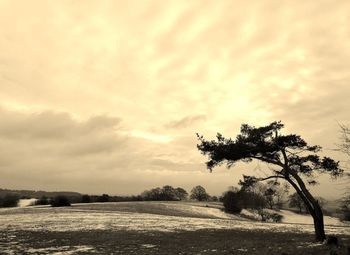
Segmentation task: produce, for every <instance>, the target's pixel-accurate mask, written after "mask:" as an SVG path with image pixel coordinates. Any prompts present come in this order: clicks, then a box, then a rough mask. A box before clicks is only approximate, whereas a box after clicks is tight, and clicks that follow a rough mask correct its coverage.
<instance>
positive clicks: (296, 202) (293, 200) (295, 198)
mask: <svg viewBox="0 0 350 255" xmlns="http://www.w3.org/2000/svg"><path fill="white" fill-rule="evenodd" d="M289 206H290V207H294V208H298V210H299V213H302V212H303V211H305V212H306V211H307V209H306V208H305V204H304V201H303V200H302V199H301V198H300V196H299V195H298V193H296V192H295V193H293V194H292V195H290V196H289Z"/></svg>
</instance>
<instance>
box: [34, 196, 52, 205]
mask: <svg viewBox="0 0 350 255" xmlns="http://www.w3.org/2000/svg"><path fill="white" fill-rule="evenodd" d="M48 204H50V200H49V199H48V198H47V197H46V196H42V197H41V198H40V199H38V200H36V201H35V202H34V205H48Z"/></svg>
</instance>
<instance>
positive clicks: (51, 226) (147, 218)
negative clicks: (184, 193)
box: [0, 202, 350, 255]
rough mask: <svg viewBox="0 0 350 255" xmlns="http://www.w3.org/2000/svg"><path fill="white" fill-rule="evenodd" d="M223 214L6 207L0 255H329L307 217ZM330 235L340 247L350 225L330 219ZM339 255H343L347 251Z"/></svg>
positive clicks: (168, 206)
mask: <svg viewBox="0 0 350 255" xmlns="http://www.w3.org/2000/svg"><path fill="white" fill-rule="evenodd" d="M220 208H221V205H220V204H218V203H208V204H206V203H189V202H187V203H186V202H123V203H94V204H76V205H73V206H71V207H65V208H51V207H38V206H36V207H25V208H13V209H1V210H0V254H90V253H92V254H318V255H321V254H329V252H330V249H331V248H330V247H327V246H326V245H323V244H318V243H314V242H313V240H314V236H313V226H312V224H308V222H307V220H310V218H308V217H307V216H302V217H304V218H302V220H301V219H300V217H299V218H298V217H295V215H291V213H290V212H284V213H285V215H287V216H286V221H287V223H262V222H256V221H252V220H249V219H247V218H245V217H243V216H236V215H229V214H226V213H224V212H223V211H221V210H220ZM305 217H307V218H308V219H306V218H305ZM293 220H296V222H299V223H292V222H291V221H293ZM298 220H299V221H298ZM288 222H289V223H288ZM326 231H327V234H332V235H337V236H338V237H340V238H341V244H342V245H343V246H345V245H349V244H350V226H349V225H347V224H344V223H341V222H338V221H336V220H334V219H331V218H326ZM337 252H338V254H346V251H345V248H340V249H338V251H337Z"/></svg>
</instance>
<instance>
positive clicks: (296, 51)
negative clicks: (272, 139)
mask: <svg viewBox="0 0 350 255" xmlns="http://www.w3.org/2000/svg"><path fill="white" fill-rule="evenodd" d="M349 9H350V3H349V1H347V0H340V1H336V3H335V2H334V1H330V0H320V1H317V3H316V2H310V1H308V2H306V1H304V2H302V3H298V4H295V3H293V2H283V3H281V2H280V1H276V0H267V1H263V2H256V1H241V2H232V1H230V0H227V1H220V4H217V3H214V2H210V1H192V2H191V3H188V1H157V0H155V1H153V0H149V1H143V2H142V3H138V4H137V5H135V4H133V3H132V2H130V3H129V2H128V3H127V2H123V1H116V2H115V1H105V2H99V1H87V2H86V3H84V4H82V3H81V2H79V1H78V2H74V3H73V2H64V1H63V2H62V1H59V2H58V1H57V2H47V1H36V2H34V3H33V2H30V3H29V2H21V3H20V4H18V3H17V2H16V1H0V31H1V35H0V45H1V46H0V84H1V85H0V86H1V90H0V101H1V102H2V105H3V106H4V108H0V115H1V116H2V118H3V121H2V122H1V124H0V136H1V146H2V147H1V150H2V153H3V154H2V155H0V163H1V164H2V165H6V166H7V167H6V168H2V169H1V171H2V172H1V173H2V174H3V173H4V172H5V171H6V173H7V174H8V175H7V177H8V179H7V181H5V180H4V179H2V184H3V185H6V184H9V183H13V185H14V186H16V185H17V186H18V187H19V186H20V184H24V183H27V185H29V184H30V183H32V186H36V184H37V182H36V178H38V176H39V174H38V173H39V172H40V173H41V172H42V173H45V175H44V176H45V178H44V177H42V178H43V181H44V180H46V181H48V178H49V177H46V176H49V174H48V173H51V175H53V174H52V173H54V176H56V177H57V178H58V179H59V178H63V179H64V178H68V176H69V174H70V176H75V178H76V181H77V183H79V184H77V186H79V187H87V186H91V182H93V181H91V180H90V179H89V178H93V176H96V175H98V178H101V182H104V181H102V180H107V181H108V180H112V179H116V178H117V177H118V178H119V179H118V178H117V179H118V180H119V181H118V182H117V183H118V185H119V186H118V185H115V186H113V185H112V181H110V183H111V186H110V190H113V187H114V188H115V189H114V191H115V192H119V191H122V190H123V189H122V187H124V188H126V189H128V190H130V192H131V191H132V190H133V189H134V191H136V190H139V189H141V188H140V187H141V186H142V187H144V186H147V185H150V183H151V182H152V183H153V180H155V179H156V178H155V177H154V176H156V175H159V179H158V181H159V182H166V181H167V179H165V178H169V179H171V181H174V182H175V181H177V182H179V183H181V182H182V181H184V182H187V179H186V178H189V179H193V178H192V177H191V175H190V174H188V175H185V174H184V172H185V171H180V173H178V172H177V171H176V166H178V167H179V169H182V168H184V165H183V164H185V165H186V164H189V165H188V166H189V167H188V168H191V167H190V165H191V164H194V165H193V166H195V165H196V164H197V163H201V162H203V161H204V159H203V157H201V155H200V154H199V153H198V151H196V146H195V145H196V142H197V141H196V138H195V133H196V132H199V133H201V134H203V135H205V136H207V137H213V136H214V135H215V133H216V132H220V133H223V134H225V135H227V136H235V135H236V133H237V131H238V130H239V126H240V124H241V123H249V124H254V125H256V126H257V125H263V124H266V123H268V122H270V121H274V120H282V121H283V122H284V123H286V132H293V133H298V134H302V135H303V137H305V139H306V140H308V141H309V140H310V142H311V143H315V144H320V145H322V146H325V147H327V148H331V147H332V146H333V144H334V143H336V141H337V138H338V134H337V132H338V131H337V128H338V127H337V121H339V122H341V123H344V122H345V123H347V122H349V121H350V120H349V115H348V110H347V109H349V108H350V104H349V100H347V97H348V95H349V94H350V88H349V86H348V81H349V78H350V77H349V76H350V73H349V68H348V66H349V64H350V63H349V59H350V48H349V47H348V42H349V39H350V34H349V32H348V29H347V28H348V23H349V19H350V14H349V12H348V10H349ZM94 116H95V117H94ZM114 116H118V117H117V118H116V117H114ZM204 124H205V125H204ZM7 148H8V149H7ZM327 152H328V151H327ZM335 156H336V157H342V156H341V155H335ZM158 159H161V160H165V161H163V163H162V164H161V165H162V166H161V167H160V162H158V163H157V164H155V162H154V161H153V160H158ZM152 162H153V163H152ZM144 168H146V169H147V171H148V173H150V174H149V175H144V176H143V175H141V177H140V178H138V176H139V175H138V174H139V172H138V171H140V172H142V170H141V169H144ZM160 168H161V169H160ZM185 168H186V169H187V167H185ZM25 169H26V170H25ZM82 169H84V170H82ZM101 169H102V170H101ZM170 169H171V170H170ZM202 170H203V173H204V172H205V170H204V169H202ZM11 171H12V172H15V173H17V172H18V173H21V174H25V173H28V174H27V175H26V178H28V181H25V180H23V179H21V178H20V176H21V175H20V174H18V176H17V179H16V178H14V179H13V181H11V179H10V172H11ZM101 171H102V172H103V174H97V173H100V172H101ZM152 171H153V172H152ZM170 172H174V176H175V175H176V178H175V177H174V178H170V177H169V176H170ZM36 173H37V174H36ZM151 173H156V174H151ZM166 173H168V174H169V176H168V177H166ZM31 174H32V176H33V179H30V176H31ZM84 174H86V175H87V176H88V177H89V178H87V177H86V178H84V177H83V176H84ZM186 174H187V172H186ZM192 174H193V173H192ZM146 176H148V177H149V176H150V178H151V179H152V180H148V179H147V178H146ZM211 176H212V175H210V177H209V176H208V177H203V178H208V179H206V184H207V185H208V186H209V187H212V189H213V190H217V191H218V190H219V189H220V188H215V187H214V185H213V181H212V180H211V179H210V178H212V177H211ZM198 178H199V177H198ZM200 178H202V177H200ZM218 178H219V179H220V178H221V177H218ZM138 179H140V180H138ZM15 180H16V181H15ZM20 180H22V181H20ZM26 180H27V179H26ZM30 180H31V181H30ZM80 180H84V181H80ZM89 180H90V181H89ZM201 180H204V179H201ZM220 180H222V179H220ZM229 180H230V178H227V180H226V179H225V180H223V182H224V183H228V182H229ZM85 182H86V183H89V184H86V183H85ZM231 182H233V183H236V182H237V180H233V179H231ZM16 183H17V184H16ZM53 183H54V182H50V185H54V184H53ZM63 183H64V182H63V181H60V182H59V184H58V183H57V185H56V184H55V185H56V186H55V187H61V186H59V185H63ZM187 183H189V181H188V182H187ZM95 184H96V183H95ZM162 184H163V183H161V184H157V185H162ZM50 185H49V184H48V185H47V187H52V186H50ZM210 185H211V186H210ZM231 185H232V183H231ZM228 186H229V185H228ZM67 187H72V188H73V189H74V187H75V185H74V184H73V183H71V186H67ZM99 187H100V188H103V185H101V186H99ZM96 190H98V188H97V186H96Z"/></svg>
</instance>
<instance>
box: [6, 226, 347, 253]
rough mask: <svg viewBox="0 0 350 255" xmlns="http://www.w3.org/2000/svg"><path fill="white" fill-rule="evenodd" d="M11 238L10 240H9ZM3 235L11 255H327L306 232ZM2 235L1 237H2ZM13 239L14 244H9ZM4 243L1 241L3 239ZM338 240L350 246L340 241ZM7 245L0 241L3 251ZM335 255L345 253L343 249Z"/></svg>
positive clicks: (89, 232)
mask: <svg viewBox="0 0 350 255" xmlns="http://www.w3.org/2000/svg"><path fill="white" fill-rule="evenodd" d="M11 236H12V240H11ZM11 236H10V238H9V237H7V240H6V241H7V242H8V243H11V242H12V245H13V246H12V249H11V251H12V252H13V254H23V253H26V252H28V251H31V252H32V253H36V254H51V253H54V252H69V251H70V252H71V253H73V254H87V253H97V254H137V255H138V254H140V255H141V254H169V255H172V254H188V255H189V254H261V255H263V254H269V255H270V254H283V253H284V254H291V255H292V254H293V255H297V254H310V255H312V254H315V255H316V254H317V255H320V254H329V250H330V248H329V247H327V246H325V245H321V244H317V243H316V244H315V243H314V242H313V240H314V236H313V235H310V234H291V233H275V232H269V231H244V230H208V229H206V230H197V231H180V232H174V233H173V232H172V233H164V232H158V231H157V232H138V231H102V230H94V231H66V232H50V233H47V232H37V231H18V232H14V233H12V234H11ZM0 237H1V235H0ZM13 239H15V240H16V242H17V243H13ZM3 241H5V240H3ZM342 242H343V243H345V242H349V238H348V237H344V236H343V237H342ZM6 246H7V249H8V248H9V247H8V244H5V243H2V244H1V243H0V248H1V250H2V251H5V250H6ZM338 254H346V253H345V251H342V250H341V249H340V250H338Z"/></svg>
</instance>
